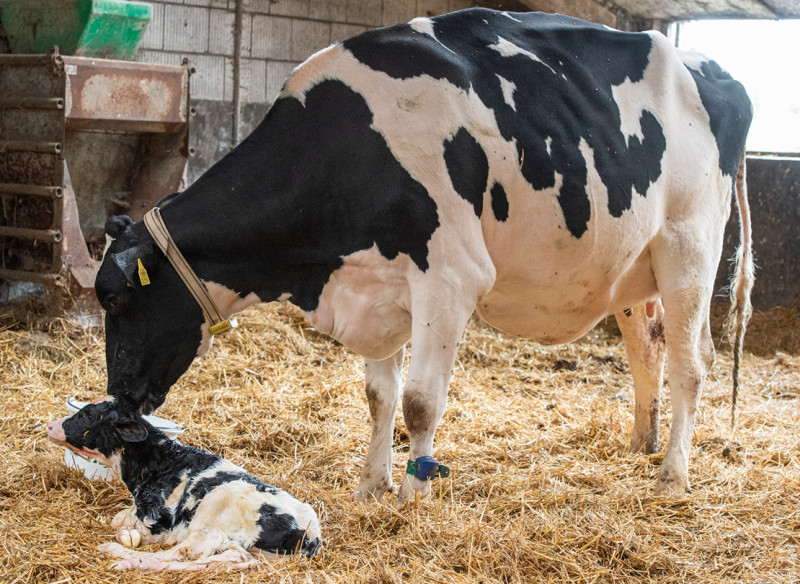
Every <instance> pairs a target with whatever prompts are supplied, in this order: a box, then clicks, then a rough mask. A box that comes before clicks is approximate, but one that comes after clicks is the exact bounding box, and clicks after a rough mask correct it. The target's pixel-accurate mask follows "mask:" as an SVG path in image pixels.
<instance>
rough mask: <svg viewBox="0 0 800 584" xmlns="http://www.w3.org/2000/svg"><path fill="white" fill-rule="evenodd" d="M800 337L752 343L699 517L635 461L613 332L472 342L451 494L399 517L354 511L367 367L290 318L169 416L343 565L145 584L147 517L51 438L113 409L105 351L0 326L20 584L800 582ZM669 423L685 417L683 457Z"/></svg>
mask: <svg viewBox="0 0 800 584" xmlns="http://www.w3.org/2000/svg"><path fill="white" fill-rule="evenodd" d="M792 318H794V317H792V316H785V315H784V316H780V318H779V319H778V322H779V324H781V323H782V324H781V326H777V327H776V325H775V322H776V321H775V320H774V319H773V321H768V322H767V324H759V321H758V320H756V322H755V323H754V325H753V328H752V330H754V331H755V333H754V334H755V335H756V336H755V337H753V338H751V339H750V341H749V342H750V346H751V348H755V349H758V350H757V352H758V353H759V354H760V356H756V355H755V354H754V353H753V352H748V353H747V354H746V357H745V367H744V371H743V391H742V395H741V396H740V402H739V404H740V405H739V410H738V412H739V413H738V428H737V432H736V435H735V436H734V437H733V438H731V436H730V434H729V430H728V424H729V420H730V417H729V416H730V414H729V401H730V393H731V390H730V387H731V383H730V371H731V361H730V358H729V357H728V355H727V354H726V353H727V348H726V347H724V346H723V347H722V348H721V349H720V350H719V351H718V360H717V365H716V366H715V368H714V370H713V373H712V375H711V377H710V379H709V381H708V383H707V385H706V389H705V393H704V395H703V400H702V408H701V412H700V414H699V419H698V423H697V428H696V431H695V438H694V445H693V449H692V453H691V461H690V472H691V475H690V476H691V479H692V482H693V488H694V491H693V493H692V494H690V495H688V496H686V497H682V498H662V497H656V496H654V494H653V489H652V487H653V484H654V480H655V477H656V474H657V472H658V469H659V464H660V461H661V456H662V455H661V454H659V455H653V456H645V455H638V454H637V455H629V454H628V453H627V451H626V447H627V440H628V433H629V431H630V428H631V425H632V422H633V415H632V410H633V392H632V387H631V381H630V376H629V373H628V371H627V364H626V358H625V352H624V348H623V346H622V344H621V340H620V338H619V337H618V336H616V334H614V332H613V331H611V330H605V329H598V330H596V331H595V332H593V333H591V334H590V335H589V336H588V337H587V338H585V339H583V340H582V341H580V342H578V343H574V344H572V345H569V346H563V347H557V348H544V347H540V346H537V345H536V344H534V343H531V342H527V341H522V340H517V339H512V338H509V337H506V336H502V335H499V334H497V333H495V332H494V331H492V330H490V329H488V328H487V327H485V326H483V325H482V324H480V323H478V322H476V321H474V322H472V323H471V324H470V326H469V329H468V331H467V333H466V336H465V339H464V342H463V343H462V350H461V353H460V356H459V361H458V364H457V367H456V372H455V378H454V380H453V382H452V385H451V391H450V395H449V406H448V408H447V411H446V413H445V415H444V420H443V424H442V426H441V427H440V429H439V432H438V434H437V446H436V451H435V454H436V456H437V457H438V458H439V459H440V460H442V462H444V463H446V464H449V465H450V466H451V468H452V469H453V473H452V477H451V478H450V479H446V480H443V481H441V482H440V483H437V484H435V492H436V494H435V497H434V498H433V499H432V500H431V501H427V502H417V503H415V504H409V505H407V506H398V505H397V502H396V500H395V499H394V497H384V499H383V500H382V501H381V502H380V503H378V504H360V503H355V502H353V501H352V500H351V494H352V492H353V491H354V489H355V486H356V484H357V481H358V474H359V472H360V469H361V466H362V463H363V459H364V455H365V452H366V448H367V439H368V431H369V428H368V426H369V413H368V408H367V404H366V399H365V398H364V397H363V387H362V385H363V366H362V363H361V361H360V359H358V358H356V357H355V356H354V355H352V354H351V353H349V352H348V351H346V350H344V349H342V348H341V347H340V346H338V345H337V344H335V343H333V342H330V341H328V340H326V339H324V338H322V337H321V336H319V335H318V334H316V333H315V332H314V331H313V330H312V329H310V328H309V327H308V325H307V324H305V323H304V321H303V319H302V316H301V315H300V314H299V313H298V312H296V311H294V310H293V309H292V308H291V307H288V306H280V305H272V306H262V307H259V308H256V309H250V310H248V311H247V312H246V313H244V314H243V315H242V317H241V319H240V322H241V323H242V326H241V328H240V329H239V330H238V331H237V332H234V333H232V334H228V335H227V336H223V337H221V338H219V339H218V340H217V342H216V344H215V346H214V348H213V349H212V350H211V352H210V353H209V354H208V355H207V356H206V357H205V358H203V359H202V360H201V361H198V362H196V363H195V364H194V365H193V366H192V368H191V369H190V370H189V372H187V374H185V375H184V376H183V378H181V380H180V381H179V382H178V384H177V385H176V386H175V387H174V388H173V390H172V392H171V393H170V395H169V398H168V400H167V403H166V405H165V406H164V407H163V408H162V409H161V410H159V412H158V414H159V415H160V416H162V417H165V418H168V419H171V420H174V421H177V422H179V423H181V424H183V425H185V426H186V428H187V432H186V433H185V434H184V435H183V436H182V440H183V441H184V442H186V443H189V444H193V445H197V446H200V447H203V448H207V449H210V450H213V451H215V452H218V453H221V454H223V455H225V456H227V457H228V458H230V459H231V460H233V461H234V462H235V463H237V464H240V465H243V466H245V467H246V468H247V469H248V470H250V471H251V472H253V474H255V475H257V476H259V477H261V478H262V479H264V480H265V481H267V482H271V483H273V484H276V485H278V486H280V487H282V488H285V489H287V490H289V491H291V492H292V493H293V494H295V495H296V496H297V497H298V498H300V499H301V500H304V501H307V502H309V503H311V504H313V505H314V507H315V508H316V509H317V511H318V513H319V516H320V520H321V523H322V529H323V536H324V538H325V541H326V546H327V547H326V553H325V555H324V557H323V558H322V559H321V560H319V561H316V562H313V561H309V560H299V559H291V560H285V561H279V562H273V563H267V564H264V565H263V567H261V568H260V569H258V570H250V571H244V572H238V573H216V574H213V575H208V574H200V575H198V574H194V575H186V574H177V575H163V574H155V575H152V574H150V575H148V574H144V575H143V574H127V573H126V574H119V573H116V572H114V571H113V570H111V569H110V562H109V559H108V558H107V557H106V556H104V555H103V554H101V553H100V552H98V551H97V550H96V547H97V545H98V544H100V543H102V542H106V541H109V540H110V538H111V537H112V531H111V529H110V527H109V522H110V520H111V517H112V516H113V515H114V514H115V513H116V512H117V511H119V510H120V509H121V508H122V506H123V505H125V504H126V503H128V502H129V496H128V494H127V491H126V490H125V488H124V486H123V485H122V484H121V483H119V482H113V483H101V482H93V481H89V480H87V479H85V478H84V477H83V476H82V475H80V474H78V473H77V472H75V471H69V470H68V469H67V468H66V467H65V466H64V465H63V464H62V460H63V453H62V451H60V450H59V449H58V448H56V447H55V446H53V445H52V444H51V443H49V442H48V441H47V439H46V436H45V424H46V423H47V422H48V421H50V420H52V419H55V418H56V417H60V416H62V415H64V414H65V413H66V410H65V408H64V402H65V401H66V399H67V398H68V397H70V396H73V395H74V396H78V397H79V398H83V399H90V398H93V397H97V396H99V395H101V394H102V393H103V392H104V388H105V362H104V353H103V350H104V347H103V342H102V329H100V328H89V329H83V328H82V327H80V326H78V325H77V324H75V323H73V322H72V321H69V320H52V319H45V318H40V319H39V318H30V317H26V318H21V319H17V318H15V317H14V316H13V315H12V314H11V313H10V312H6V313H5V314H4V313H2V312H0V371H2V383H1V384H0V403H2V404H3V408H2V411H0V442H2V444H3V445H4V451H3V453H2V462H3V468H2V472H0V582H1V583H3V584H6V583H9V584H10V583H12V582H20V583H23V582H24V583H28V582H30V583H34V582H36V583H40V582H51V583H59V584H64V583H67V582H82V583H88V584H100V583H112V582H181V583H193V582H232V583H240V582H241V583H254V582H275V583H278V582H287V583H288V582H298V583H299V582H314V583H329V582H348V583H349V582H354V583H359V582H365V583H367V582H369V583H400V582H407V583H411V584H414V583H420V584H422V583H425V584H429V583H431V582H462V583H469V584H478V583H488V582H520V583H522V582H525V583H528V582H586V583H602V582H636V583H642V582H659V583H672V582H675V583H677V582H681V583H683V582H691V583H712V582H714V583H721V582H748V583H750V582H752V583H756V582H758V583H772V582H774V583H779V582H780V583H787V582H798V581H800V407H798V406H799V405H800V347H798V346H797V344H796V343H795V344H791V342H790V341H792V339H789V337H792V338H794V337H793V335H796V333H797V330H798V329H797V328H795V327H796V326H797V320H796V319H795V320H792ZM781 319H782V320H781ZM787 319H789V320H787ZM770 322H772V324H770ZM785 326H788V327H790V328H791V329H793V330H792V331H790V332H789V333H785V332H781V331H784V328H781V327H785ZM759 331H760V332H759ZM759 334H760V335H761V337H758V335H759ZM759 338H760V339H761V340H759ZM753 339H755V340H753ZM781 339H784V340H786V339H789V340H786V343H789V344H788V345H787V344H786V343H783V344H781V342H780V340H781ZM792 342H794V341H792ZM767 343H772V344H771V345H769V344H767ZM775 343H778V344H781V347H782V348H783V349H782V351H780V352H776V350H775V346H774V345H775ZM787 346H788V349H787V348H786V347H787ZM669 410H670V406H669V399H668V397H665V399H664V403H663V406H662V412H663V415H662V426H661V432H662V439H663V441H664V442H665V441H666V436H667V431H668V427H669ZM401 418H402V416H400V415H399V413H398V427H397V430H396V444H397V445H396V451H397V455H396V460H395V472H394V475H395V482H399V480H400V478H401V465H404V463H405V458H404V452H405V448H406V443H407V435H406V433H405V427H404V426H403V423H402V419H401Z"/></svg>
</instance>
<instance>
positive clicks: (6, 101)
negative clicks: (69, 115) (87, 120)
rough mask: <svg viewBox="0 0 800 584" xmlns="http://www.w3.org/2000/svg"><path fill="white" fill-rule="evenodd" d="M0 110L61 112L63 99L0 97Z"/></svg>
mask: <svg viewBox="0 0 800 584" xmlns="http://www.w3.org/2000/svg"><path fill="white" fill-rule="evenodd" d="M0 109H41V110H63V109H64V98H63V97H26V96H23V95H19V96H17V95H15V96H11V97H0Z"/></svg>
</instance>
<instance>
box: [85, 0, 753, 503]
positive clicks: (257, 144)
mask: <svg viewBox="0 0 800 584" xmlns="http://www.w3.org/2000/svg"><path fill="white" fill-rule="evenodd" d="M751 117H752V111H751V105H750V101H749V99H748V97H747V94H746V93H745V90H744V88H743V87H742V86H741V84H739V83H738V82H736V81H735V80H733V79H732V78H731V77H730V75H728V74H727V73H726V72H725V71H723V70H722V69H721V68H720V67H719V66H718V65H717V64H716V63H714V62H713V61H710V60H708V59H706V58H704V57H702V56H699V55H694V54H687V53H682V52H680V51H677V50H676V49H675V47H673V46H672V45H671V44H670V42H669V41H668V40H667V39H666V38H665V37H664V36H663V35H661V34H660V33H657V32H647V33H627V32H620V31H615V30H612V29H609V28H607V27H603V26H598V25H595V24H591V23H588V22H584V21H581V20H577V19H574V18H568V17H564V16H560V15H548V14H541V13H504V12H495V11H491V10H485V9H470V10H464V11H460V12H455V13H452V14H448V15H444V16H439V17H435V18H418V19H415V20H413V21H411V22H410V23H408V24H404V25H399V26H393V27H391V28H384V29H376V30H373V31H368V32H365V33H363V34H361V35H359V36H356V37H353V38H351V39H348V40H346V41H344V42H342V43H340V44H336V45H333V46H331V47H329V48H327V49H325V50H322V51H320V52H319V53H317V54H315V55H313V56H312V57H311V58H309V59H308V60H307V61H306V62H305V63H303V64H302V65H301V66H300V67H298V68H297V69H296V70H295V71H294V73H293V74H292V75H291V77H289V79H288V80H287V81H286V83H285V85H284V87H283V90H282V91H281V93H280V95H279V96H278V98H277V99H276V101H275V103H274V104H273V106H272V108H271V109H270V110H269V112H268V113H267V115H266V117H265V119H264V120H263V121H262V122H261V124H260V125H259V126H258V128H256V129H255V131H254V132H253V133H252V134H251V135H250V136H249V137H248V138H247V139H245V140H244V141H243V142H242V143H241V144H240V145H239V146H238V147H236V148H235V149H234V150H233V151H232V152H231V153H229V154H228V155H227V156H226V157H225V158H223V159H222V160H221V161H219V162H218V163H217V164H215V165H214V166H213V167H212V168H210V169H209V170H208V171H207V172H206V173H205V174H204V175H203V176H202V177H200V179H198V180H197V181H196V182H195V183H194V184H192V185H191V186H190V187H189V188H187V189H186V190H185V191H184V192H183V193H180V194H176V195H172V196H170V197H168V199H165V200H164V201H162V203H161V205H160V207H161V217H162V218H163V221H164V223H165V225H166V229H168V231H169V233H170V234H171V235H172V238H173V240H174V242H173V244H172V247H173V248H178V249H180V251H182V252H183V255H184V256H185V259H186V263H188V265H189V266H191V268H193V270H194V271H195V272H196V273H197V275H198V276H199V278H200V279H201V280H202V282H203V283H204V284H205V288H207V289H208V291H209V293H210V294H211V296H212V297H213V299H214V301H215V302H216V304H217V306H218V307H219V312H221V313H222V318H226V317H228V316H229V315H231V314H232V313H234V312H237V311H239V310H241V309H243V308H245V307H246V306H249V305H251V304H254V303H256V302H271V301H276V300H288V301H289V302H292V303H294V304H296V305H297V306H299V307H300V308H301V309H302V310H303V311H305V313H306V315H307V318H308V320H309V322H311V323H312V324H313V325H314V326H315V327H316V328H317V329H318V330H320V331H321V332H323V333H325V334H328V335H330V336H332V337H333V338H335V339H337V340H338V341H340V342H341V343H342V344H343V345H345V346H347V347H349V348H350V349H352V350H353V351H355V352H358V353H360V354H361V355H363V356H364V357H365V358H366V393H367V398H368V400H369V407H370V413H371V415H372V438H371V442H370V445H369V450H368V452H367V456H366V463H365V465H364V470H363V473H362V475H361V482H360V484H359V486H358V489H357V491H356V493H357V496H358V497H360V498H371V497H379V496H381V495H382V494H383V493H385V492H387V491H390V490H391V489H392V487H393V482H392V436H393V424H394V416H395V411H396V407H397V404H398V402H399V399H400V387H401V378H402V364H403V351H404V347H405V345H406V343H407V342H408V341H409V340H411V341H412V354H411V361H410V365H409V369H408V373H407V376H406V379H405V385H404V391H403V399H402V407H403V415H404V417H405V422H406V425H407V427H408V430H409V436H410V450H409V458H410V459H411V460H412V461H418V460H419V459H420V458H422V459H425V457H429V456H431V455H432V454H433V440H434V434H435V432H436V427H437V425H438V424H439V420H440V418H441V415H442V413H443V412H444V409H445V405H446V401H447V388H448V384H449V381H450V376H451V372H452V370H453V367H454V363H455V359H456V355H457V351H458V345H459V341H460V339H461V335H462V332H463V330H464V327H465V325H466V323H467V321H468V319H469V318H470V315H471V314H472V313H473V312H474V311H476V310H477V312H478V314H479V315H480V316H481V318H483V319H484V320H485V321H486V322H487V323H489V324H490V325H492V326H494V327H496V328H498V329H500V330H502V331H505V332H507V333H510V334H512V335H517V336H523V337H529V338H532V339H535V340H536V341H538V342H540V343H543V344H556V343H565V342H569V341H572V340H574V339H577V338H579V337H581V336H582V335H584V334H585V333H586V332H588V331H589V330H591V329H592V327H594V326H595V325H596V324H597V323H598V322H599V321H600V320H602V319H603V318H605V317H606V316H607V315H611V314H614V315H616V317H617V321H618V322H619V324H620V328H621V329H622V333H623V336H624V338H625V343H626V346H627V351H628V357H629V360H630V366H631V371H632V372H633V378H634V386H635V394H636V414H635V422H634V427H633V432H632V436H631V442H630V444H631V448H632V450H645V451H648V452H653V451H655V450H656V449H657V448H658V415H659V403H660V395H661V387H662V379H663V371H664V364H665V359H666V356H667V355H668V356H669V361H670V367H669V388H670V392H671V394H672V424H671V430H670V432H671V433H670V439H669V444H668V446H667V451H666V454H665V456H664V460H663V463H662V466H661V471H660V475H659V482H658V489H659V490H662V491H669V492H676V493H683V492H685V491H686V490H687V489H688V488H689V475H688V460H689V454H690V450H691V437H692V431H693V428H694V422H695V412H696V410H697V407H698V405H699V403H700V394H701V390H702V386H703V382H704V380H705V378H706V375H707V373H708V371H709V369H710V367H711V365H712V363H713V360H714V347H713V344H712V341H711V335H710V330H709V305H710V302H711V297H712V293H713V286H714V277H715V274H716V269H717V265H718V263H719V259H720V255H721V251H722V238H723V229H724V226H725V223H726V221H727V219H728V216H729V214H730V208H731V199H732V197H731V193H732V190H733V184H734V177H735V176H736V175H737V171H738V170H739V168H740V167H741V168H742V169H743V163H744V157H743V155H744V145H745V138H746V136H747V132H748V128H749V124H750V120H751ZM740 165H741V166H740ZM736 195H737V196H736V199H737V202H738V207H739V213H740V218H741V221H742V226H743V229H742V242H743V244H742V247H741V253H740V258H739V261H738V262H737V271H736V280H735V283H734V286H733V294H732V296H733V300H734V306H735V310H734V311H733V314H734V315H735V319H734V321H733V322H734V327H733V328H734V329H735V333H736V334H735V338H736V339H737V343H738V344H739V345H740V342H741V337H742V334H743V332H744V328H745V323H746V316H747V314H748V311H749V289H750V286H751V285H752V259H751V254H750V226H749V211H748V208H747V197H746V193H745V190H744V181H739V188H736ZM107 233H108V235H109V236H110V237H112V238H114V241H113V243H112V244H111V246H110V248H109V249H108V252H107V253H106V256H105V258H104V261H103V264H102V266H101V268H100V271H99V273H98V276H97V281H96V291H97V297H98V298H99V300H100V302H101V303H102V305H103V307H104V308H105V309H106V343H107V344H106V356H107V364H108V392H109V393H110V394H113V395H116V396H118V397H119V398H120V399H123V400H125V401H126V402H128V403H130V404H132V405H133V406H134V407H136V408H142V410H143V411H144V412H145V413H149V412H151V411H153V410H154V409H155V408H157V407H158V406H159V405H161V404H162V403H163V402H164V399H165V396H166V394H167V391H168V390H169V388H170V386H171V385H172V384H173V383H174V382H175V381H176V380H177V379H178V377H179V376H180V375H181V374H182V373H183V372H184V371H185V370H186V369H187V368H188V367H189V365H190V363H191V362H192V360H193V359H194V358H195V356H197V355H202V354H203V353H204V352H205V351H206V350H207V348H208V347H209V345H210V343H211V338H212V334H213V333H212V330H211V328H210V325H211V324H212V323H211V322H209V321H208V320H207V319H206V318H205V317H204V313H203V311H201V309H200V307H199V306H198V303H197V302H195V299H194V298H193V297H192V295H191V294H190V292H189V291H188V289H187V286H186V285H185V284H184V283H183V282H182V281H181V280H180V279H179V277H178V274H177V272H176V271H175V269H173V266H172V264H171V263H170V262H169V261H167V259H166V258H165V256H164V255H163V254H162V253H161V251H160V249H159V247H157V246H156V245H155V243H154V239H153V237H152V235H151V234H152V233H153V231H152V230H149V228H148V227H147V226H145V225H144V224H142V223H132V222H131V220H130V219H129V218H127V217H125V218H123V217H115V218H112V219H111V220H110V221H109V223H108V224H107ZM140 263H141V266H142V267H143V269H144V270H146V271H147V272H148V273H149V283H147V284H146V283H145V280H143V279H141V278H140V277H139V276H138V275H137V269H138V266H139V264H140ZM138 271H141V270H138ZM214 330H216V329H214ZM427 485H428V484H427V482H426V481H424V480H421V479H420V478H419V477H418V476H415V475H414V474H406V475H405V478H404V480H403V482H402V485H401V487H400V491H399V496H400V498H401V499H403V498H408V497H411V496H413V492H414V491H415V490H419V491H423V492H425V491H426V490H427V489H428V486H427Z"/></svg>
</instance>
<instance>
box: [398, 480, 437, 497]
mask: <svg viewBox="0 0 800 584" xmlns="http://www.w3.org/2000/svg"><path fill="white" fill-rule="evenodd" d="M430 493H431V482H430V481H421V480H419V479H418V478H417V477H415V476H413V475H410V474H407V475H405V476H404V477H403V482H402V484H401V485H400V490H399V491H398V492H397V500H398V501H400V502H401V503H403V502H405V501H413V500H414V499H416V498H417V497H419V498H421V499H427V498H428V497H429V496H430Z"/></svg>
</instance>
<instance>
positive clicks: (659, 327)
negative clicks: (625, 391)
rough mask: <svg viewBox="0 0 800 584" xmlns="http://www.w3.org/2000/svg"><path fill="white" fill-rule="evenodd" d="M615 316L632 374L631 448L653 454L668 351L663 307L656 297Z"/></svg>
mask: <svg viewBox="0 0 800 584" xmlns="http://www.w3.org/2000/svg"><path fill="white" fill-rule="evenodd" d="M614 316H615V317H616V319H617V324H618V325H619V329H620V331H621V332H622V338H623V339H624V340H625V351H626V352H627V354H628V365H629V367H630V369H631V374H632V376H633V389H634V394H635V406H634V407H635V410H634V422H633V430H632V431H631V442H630V450H631V452H642V451H644V452H645V453H646V454H652V453H654V452H657V451H658V418H659V407H660V405H661V386H662V382H663V378H664V362H665V360H666V354H667V351H666V345H665V342H664V324H663V316H664V308H663V306H662V304H661V301H660V300H659V301H655V302H651V303H648V304H647V305H644V304H642V305H640V306H634V307H633V308H632V309H630V310H629V311H626V312H618V313H617V314H615V315H614Z"/></svg>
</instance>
